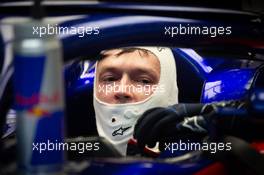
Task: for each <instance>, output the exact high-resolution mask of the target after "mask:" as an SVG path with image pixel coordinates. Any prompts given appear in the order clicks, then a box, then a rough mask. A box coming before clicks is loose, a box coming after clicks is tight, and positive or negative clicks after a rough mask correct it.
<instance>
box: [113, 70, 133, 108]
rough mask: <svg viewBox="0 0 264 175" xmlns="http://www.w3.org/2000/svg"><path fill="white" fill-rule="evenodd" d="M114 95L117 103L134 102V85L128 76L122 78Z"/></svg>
mask: <svg viewBox="0 0 264 175" xmlns="http://www.w3.org/2000/svg"><path fill="white" fill-rule="evenodd" d="M114 93H115V94H114V98H115V101H116V103H131V102H133V85H132V84H131V81H130V79H129V77H128V76H127V75H124V76H122V79H121V80H120V84H119V87H118V90H117V91H115V92H114Z"/></svg>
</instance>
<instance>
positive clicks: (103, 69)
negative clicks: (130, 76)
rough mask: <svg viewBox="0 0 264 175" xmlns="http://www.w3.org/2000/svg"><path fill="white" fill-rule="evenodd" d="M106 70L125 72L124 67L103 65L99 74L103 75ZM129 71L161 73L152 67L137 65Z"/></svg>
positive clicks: (150, 73) (149, 73)
mask: <svg viewBox="0 0 264 175" xmlns="http://www.w3.org/2000/svg"><path fill="white" fill-rule="evenodd" d="M105 72H113V73H119V72H123V70H122V68H116V67H114V66H113V67H111V66H107V67H103V68H102V69H101V71H100V73H99V76H100V75H102V74H103V73H105ZM129 73H140V74H148V75H159V73H158V72H157V71H156V70H155V69H153V68H150V67H143V68H140V67H137V68H134V69H132V70H130V71H129Z"/></svg>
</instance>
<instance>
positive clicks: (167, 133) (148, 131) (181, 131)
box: [134, 104, 207, 150]
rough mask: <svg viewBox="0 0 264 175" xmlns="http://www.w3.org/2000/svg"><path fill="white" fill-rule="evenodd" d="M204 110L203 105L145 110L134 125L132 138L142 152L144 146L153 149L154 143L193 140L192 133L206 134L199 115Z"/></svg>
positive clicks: (177, 105) (183, 105)
mask: <svg viewBox="0 0 264 175" xmlns="http://www.w3.org/2000/svg"><path fill="white" fill-rule="evenodd" d="M205 108H206V105H204V104H176V105H173V106H170V107H167V108H162V107H157V108H152V109H149V110H147V111H146V112H145V113H144V114H143V115H142V116H141V117H140V118H139V120H138V121H137V123H136V125H135V130H134V138H135V139H137V143H138V147H139V148H140V150H143V149H144V147H145V146H146V145H147V146H148V147H150V148H152V147H154V146H155V145H156V142H164V141H168V140H172V139H175V138H178V139H179V138H183V137H185V138H186V137H187V138H190V137H193V138H195V137H194V136H195V135H194V133H199V135H203V136H204V135H205V133H207V130H206V126H205V125H206V122H205V119H204V117H202V116H200V115H201V114H202V113H203V111H204V110H205ZM196 137H197V135H196ZM160 145H162V144H160Z"/></svg>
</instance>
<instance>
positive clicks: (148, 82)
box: [137, 79, 152, 84]
mask: <svg viewBox="0 0 264 175" xmlns="http://www.w3.org/2000/svg"><path fill="white" fill-rule="evenodd" d="M137 82H139V83H142V84H151V83H152V82H151V80H148V79H139V80H138V81H137Z"/></svg>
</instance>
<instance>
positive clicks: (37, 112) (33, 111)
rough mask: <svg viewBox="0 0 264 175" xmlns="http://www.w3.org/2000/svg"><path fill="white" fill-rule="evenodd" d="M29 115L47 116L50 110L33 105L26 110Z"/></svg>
mask: <svg viewBox="0 0 264 175" xmlns="http://www.w3.org/2000/svg"><path fill="white" fill-rule="evenodd" d="M28 112H29V113H30V114H31V115H33V116H34V117H43V116H45V117H48V116H50V111H48V110H45V109H43V108H41V107H39V106H36V107H33V108H31V109H30V110H29V111H28Z"/></svg>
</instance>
